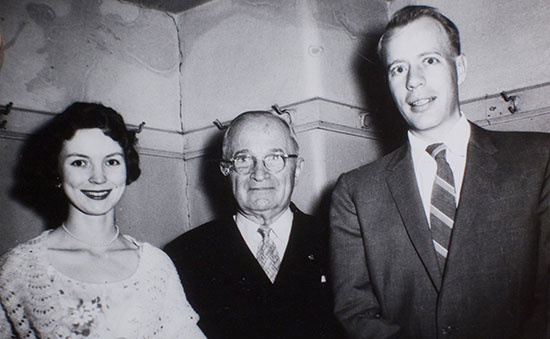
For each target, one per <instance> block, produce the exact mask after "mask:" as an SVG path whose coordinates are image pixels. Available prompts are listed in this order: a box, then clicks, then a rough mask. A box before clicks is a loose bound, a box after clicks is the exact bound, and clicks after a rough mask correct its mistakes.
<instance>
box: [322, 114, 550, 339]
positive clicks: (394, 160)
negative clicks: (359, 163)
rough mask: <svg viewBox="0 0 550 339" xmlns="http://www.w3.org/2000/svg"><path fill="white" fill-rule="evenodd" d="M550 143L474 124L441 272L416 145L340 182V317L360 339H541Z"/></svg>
mask: <svg viewBox="0 0 550 339" xmlns="http://www.w3.org/2000/svg"><path fill="white" fill-rule="evenodd" d="M549 161H550V135H547V134H541V133H520V132H491V131H486V130H483V129H481V128H479V127H477V126H476V125H473V124H472V134H471V137H470V142H469V145H468V153H467V160H466V168H465V173H464V181H463V185H462V191H461V198H460V202H459V206H458V210H457V214H456V219H455V226H454V230H453V233H452V238H451V243H450V245H449V255H448V259H447V264H446V269H445V272H444V273H443V274H441V273H440V272H439V270H438V266H437V259H436V256H435V251H434V248H433V244H432V240H431V234H430V230H429V227H428V222H427V220H426V216H425V213H424V210H423V207H422V202H421V199H420V193H419V191H418V187H417V184H416V179H415V174H414V169H413V164H412V158H411V153H410V149H409V146H408V144H406V145H404V146H402V147H401V148H399V149H397V150H395V151H394V152H392V153H390V154H388V155H387V156H385V157H383V158H382V159H380V160H378V161H375V162H374V163H371V164H368V165H366V166H363V167H360V168H358V169H356V170H354V171H351V172H349V173H346V174H343V175H342V176H341V177H340V179H339V180H338V183H337V185H336V188H335V190H334V192H333V196H332V205H331V230H330V250H331V259H330V260H331V269H332V271H333V275H334V276H333V288H334V293H335V298H336V300H335V313H336V315H337V317H338V318H339V320H340V321H341V322H342V324H343V325H344V327H345V328H346V330H347V331H348V332H349V333H350V334H351V335H352V336H353V337H357V338H387V337H400V338H439V337H446V336H448V335H451V334H452V337H453V338H519V337H525V338H545V337H547V336H548V298H549V290H550V286H549V266H550V177H549V176H550V169H549Z"/></svg>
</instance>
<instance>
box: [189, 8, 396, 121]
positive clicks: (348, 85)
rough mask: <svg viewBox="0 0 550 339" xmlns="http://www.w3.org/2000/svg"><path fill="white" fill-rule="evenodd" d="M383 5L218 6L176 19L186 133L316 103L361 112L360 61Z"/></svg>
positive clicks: (383, 11) (383, 17)
mask: <svg viewBox="0 0 550 339" xmlns="http://www.w3.org/2000/svg"><path fill="white" fill-rule="evenodd" d="M386 17H387V14H386V6H385V2H384V1H382V0H379V1H368V2H365V1H359V0H342V1H328V0H325V1H320V0H281V1H243V0H219V1H212V2H210V3H207V4H205V5H202V6H199V7H197V8H194V9H191V10H189V11H187V12H185V13H182V14H180V15H179V16H178V26H179V32H180V40H181V43H182V51H183V64H182V69H183V72H182V105H183V106H182V107H183V112H184V127H185V128H186V129H189V130H193V129H196V128H202V127H205V126H208V125H210V124H211V122H212V120H213V118H218V119H220V120H221V121H227V120H230V119H232V118H233V117H234V116H235V115H237V114H238V113H240V112H242V111H245V110H250V109H269V108H270V107H271V105H273V104H274V103H279V104H281V105H286V104H290V103H295V102H298V101H301V100H305V99H310V98H314V97H326V98H327V99H330V100H335V101H340V102H345V103H348V104H363V103H364V96H363V95H362V94H363V93H364V91H363V88H362V87H361V86H360V84H359V79H358V74H357V73H358V72H357V71H358V70H357V67H359V66H358V59H362V60H364V57H365V55H364V54H365V53H364V51H363V49H365V46H366V45H367V44H372V40H373V39H374V38H373V36H374V35H375V34H373V32H371V31H374V30H376V29H378V30H379V29H380V26H382V25H383V23H384V22H385V20H386Z"/></svg>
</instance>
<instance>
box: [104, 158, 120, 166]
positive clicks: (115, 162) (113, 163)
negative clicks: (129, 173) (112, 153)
mask: <svg viewBox="0 0 550 339" xmlns="http://www.w3.org/2000/svg"><path fill="white" fill-rule="evenodd" d="M107 165H109V166H118V165H120V161H119V160H118V159H109V160H107Z"/></svg>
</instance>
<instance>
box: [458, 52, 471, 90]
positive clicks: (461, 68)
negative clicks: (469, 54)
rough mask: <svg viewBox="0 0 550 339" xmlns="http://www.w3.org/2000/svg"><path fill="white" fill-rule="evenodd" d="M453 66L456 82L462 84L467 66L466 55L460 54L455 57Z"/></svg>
mask: <svg viewBox="0 0 550 339" xmlns="http://www.w3.org/2000/svg"><path fill="white" fill-rule="evenodd" d="M455 66H456V75H457V78H456V79H457V82H458V84H459V85H460V84H462V82H463V81H464V79H466V69H467V68H468V60H467V59H466V55H464V54H460V55H459V56H457V57H456V58H455Z"/></svg>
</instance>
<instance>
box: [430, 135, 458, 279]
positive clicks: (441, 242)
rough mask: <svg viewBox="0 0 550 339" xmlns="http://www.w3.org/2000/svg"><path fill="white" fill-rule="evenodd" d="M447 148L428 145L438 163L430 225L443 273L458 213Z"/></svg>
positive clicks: (439, 144)
mask: <svg viewBox="0 0 550 339" xmlns="http://www.w3.org/2000/svg"><path fill="white" fill-rule="evenodd" d="M446 149H447V148H446V146H445V145H444V144H441V143H438V144H432V145H429V146H428V147H426V152H428V153H429V154H430V155H431V156H432V157H433V158H434V159H435V162H436V163H437V174H436V176H435V180H434V184H433V188H432V200H431V207H430V227H431V229H432V239H433V244H434V247H435V251H436V253H437V261H438V263H439V269H440V271H441V273H443V269H444V268H445V261H446V260H447V253H448V249H449V241H450V239H451V232H452V230H453V225H454V220H455V213H456V190H455V184H454V178H453V172H452V170H451V167H450V166H449V163H448V162H447V160H446V159H445V153H446Z"/></svg>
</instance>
